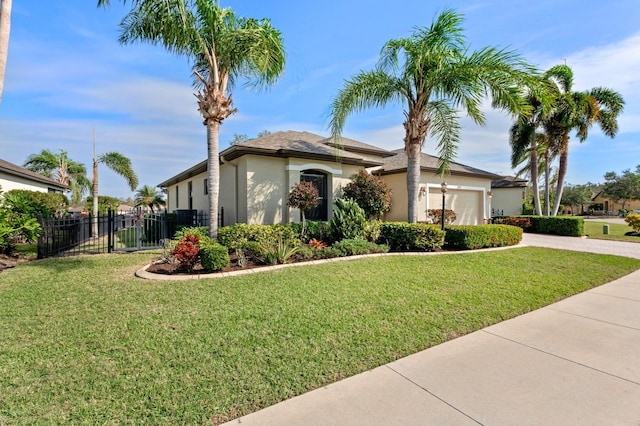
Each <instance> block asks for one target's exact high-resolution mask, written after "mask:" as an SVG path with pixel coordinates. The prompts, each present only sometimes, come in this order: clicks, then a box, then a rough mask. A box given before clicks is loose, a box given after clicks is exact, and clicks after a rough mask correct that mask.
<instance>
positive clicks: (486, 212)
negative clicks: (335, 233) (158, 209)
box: [158, 131, 501, 225]
mask: <svg viewBox="0 0 640 426" xmlns="http://www.w3.org/2000/svg"><path fill="white" fill-rule="evenodd" d="M437 160H438V159H437V158H436V157H433V156H430V155H427V154H423V156H422V159H421V177H420V197H419V208H418V212H419V217H418V220H420V221H424V220H426V218H427V213H426V211H427V209H439V208H441V206H442V192H441V190H440V188H441V182H442V179H441V178H440V177H438V176H437V175H436V170H437ZM363 168H364V169H366V170H367V171H369V172H371V173H373V174H376V175H379V176H380V177H381V178H382V179H383V180H385V181H386V182H387V184H388V185H389V187H390V188H391V190H392V195H391V203H392V207H391V211H389V212H388V213H387V214H386V215H385V217H384V219H385V220H390V221H405V220H407V189H406V173H407V157H406V155H405V154H404V151H403V150H396V151H388V150H385V149H382V148H378V147H375V146H372V145H369V144H366V143H363V142H359V141H355V140H352V139H347V138H343V139H342V144H340V145H339V146H337V145H335V144H333V143H332V140H331V139H329V138H325V137H323V136H320V135H316V134H313V133H309V132H297V131H287V132H276V133H271V134H269V135H266V136H263V137H260V138H257V139H253V140H249V141H246V142H243V143H239V144H236V145H233V146H231V147H229V148H227V149H225V150H224V151H222V152H221V153H220V196H219V206H220V207H222V208H224V221H223V225H231V224H234V223H238V222H242V223H250V224H252V223H257V224H273V223H287V222H297V221H299V220H300V212H299V211H298V210H297V209H292V208H289V207H287V202H286V200H287V195H288V193H289V190H290V189H291V187H292V186H293V185H295V184H297V183H298V182H300V181H305V180H306V181H311V182H313V183H314V185H315V186H316V188H318V191H319V193H320V197H321V203H320V205H319V206H318V207H317V208H316V209H315V210H314V211H312V212H308V214H307V215H306V216H307V217H308V218H309V219H313V220H330V219H331V217H332V205H333V201H334V200H335V199H336V198H338V197H340V195H341V190H342V187H343V186H344V185H346V184H347V183H348V182H350V177H351V176H352V175H354V174H356V173H357V172H358V171H359V170H360V169H363ZM500 178H501V176H498V175H496V174H493V173H490V172H486V171H483V170H480V169H476V168H473V167H469V166H466V165H463V164H459V163H452V164H451V174H450V175H448V176H447V177H446V181H447V185H448V186H447V193H446V196H445V202H446V208H448V209H452V210H454V211H455V212H456V214H457V216H458V219H457V220H456V222H455V223H456V224H481V223H483V222H485V221H486V220H488V219H489V218H490V217H491V197H490V195H491V190H492V187H491V182H492V180H497V179H500ZM206 179H207V161H206V160H204V161H202V162H200V163H198V164H196V165H194V166H193V167H191V168H189V169H187V170H184V171H182V172H180V173H178V174H176V175H175V176H173V177H171V178H169V179H167V180H165V181H164V182H161V183H160V184H159V185H158V186H159V187H161V188H163V189H165V191H166V193H167V209H168V211H176V210H192V211H199V212H207V211H208V194H207V184H206Z"/></svg>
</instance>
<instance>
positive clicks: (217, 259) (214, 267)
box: [200, 239, 231, 272]
mask: <svg viewBox="0 0 640 426" xmlns="http://www.w3.org/2000/svg"><path fill="white" fill-rule="evenodd" d="M229 263H231V261H230V260H229V250H228V249H227V248H226V247H225V246H223V245H221V244H218V243H217V242H215V241H213V240H211V239H205V240H204V241H203V242H201V243H200V264H201V265H202V268H203V269H204V270H205V271H207V272H215V271H220V270H222V269H224V268H226V267H227V266H229Z"/></svg>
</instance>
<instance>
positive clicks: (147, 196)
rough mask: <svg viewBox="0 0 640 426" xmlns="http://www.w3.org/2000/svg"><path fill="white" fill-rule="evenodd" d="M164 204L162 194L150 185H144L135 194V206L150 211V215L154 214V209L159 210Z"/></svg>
mask: <svg viewBox="0 0 640 426" xmlns="http://www.w3.org/2000/svg"><path fill="white" fill-rule="evenodd" d="M165 204H166V203H165V201H164V197H163V196H162V193H161V192H160V191H158V189H157V188H155V187H153V186H151V185H145V186H143V187H142V188H140V189H138V191H137V192H136V198H135V206H136V207H138V206H145V207H149V208H150V209H151V213H154V212H155V210H154V207H158V208H160V206H164V205H165Z"/></svg>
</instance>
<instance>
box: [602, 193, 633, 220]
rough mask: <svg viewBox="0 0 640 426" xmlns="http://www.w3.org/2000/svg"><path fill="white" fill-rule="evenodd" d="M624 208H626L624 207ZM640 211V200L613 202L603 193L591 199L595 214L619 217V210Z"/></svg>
mask: <svg viewBox="0 0 640 426" xmlns="http://www.w3.org/2000/svg"><path fill="white" fill-rule="evenodd" d="M623 206H624V207H623ZM622 208H624V209H625V210H640V200H617V201H615V200H613V199H612V198H609V197H607V196H606V195H605V194H604V193H603V192H602V191H600V192H598V193H597V194H596V195H595V196H594V197H593V198H592V199H591V207H590V209H592V210H593V211H594V212H600V213H601V214H607V215H617V214H618V210H620V209H622Z"/></svg>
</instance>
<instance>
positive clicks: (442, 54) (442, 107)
mask: <svg viewBox="0 0 640 426" xmlns="http://www.w3.org/2000/svg"><path fill="white" fill-rule="evenodd" d="M461 23H462V15H461V14H459V13H456V12H454V11H453V10H450V9H447V10H445V11H444V12H442V13H441V14H440V15H439V16H438V17H437V18H436V19H435V21H434V22H433V23H432V24H431V26H429V27H427V28H417V29H416V30H415V31H414V32H413V34H412V35H411V36H410V37H409V38H400V39H394V40H390V41H388V42H387V43H386V44H385V45H384V47H383V48H382V52H381V57H380V61H379V63H378V66H377V68H376V69H375V70H373V71H368V72H365V71H362V72H360V73H359V74H357V75H356V76H354V77H352V78H351V79H350V80H349V81H347V82H346V83H345V85H344V87H343V88H342V89H341V90H340V92H339V93H338V95H337V96H336V98H335V99H334V101H333V103H332V105H331V111H330V117H331V118H330V126H331V133H332V137H333V138H335V139H336V141H337V142H339V140H340V139H339V136H340V134H341V133H342V129H343V128H344V125H345V122H346V119H347V117H348V116H349V115H350V114H351V113H352V112H355V111H362V110H364V109H366V108H371V107H379V106H383V105H386V104H388V103H391V102H395V103H401V104H403V106H404V116H405V122H404V128H405V138H404V144H405V152H406V154H407V158H408V165H407V193H408V197H407V198H408V220H409V222H414V223H415V222H416V221H417V219H418V191H419V183H420V156H421V151H422V146H423V144H424V141H425V138H426V137H427V134H428V133H429V132H431V134H432V135H433V136H434V137H435V138H436V140H437V144H438V150H439V154H440V162H439V163H440V164H439V168H438V174H440V175H445V174H447V173H448V172H449V164H450V162H451V160H452V159H453V158H454V157H455V153H456V148H457V145H458V142H459V131H460V125H459V123H458V109H462V110H463V111H464V112H466V113H467V115H468V116H469V117H471V119H472V120H473V121H474V122H476V123H477V124H484V122H485V116H484V113H483V112H482V110H481V106H482V102H483V99H484V98H485V96H486V95H491V97H492V100H493V106H494V107H497V108H500V109H504V110H507V111H509V112H512V113H520V112H523V111H528V110H529V107H528V106H527V104H526V103H525V102H524V100H523V96H522V90H521V87H523V85H530V86H534V85H537V84H539V82H538V81H537V79H535V78H534V69H533V67H531V66H530V65H528V64H527V63H525V62H524V61H523V60H522V59H521V58H520V56H519V55H518V54H516V53H515V52H512V51H507V50H503V49H498V48H494V47H485V48H482V49H480V50H477V51H475V52H470V51H469V47H468V45H467V44H466V40H465V37H464V35H463V29H462V27H461Z"/></svg>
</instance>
